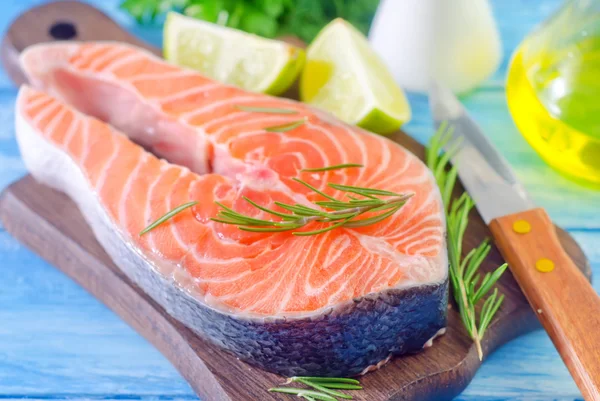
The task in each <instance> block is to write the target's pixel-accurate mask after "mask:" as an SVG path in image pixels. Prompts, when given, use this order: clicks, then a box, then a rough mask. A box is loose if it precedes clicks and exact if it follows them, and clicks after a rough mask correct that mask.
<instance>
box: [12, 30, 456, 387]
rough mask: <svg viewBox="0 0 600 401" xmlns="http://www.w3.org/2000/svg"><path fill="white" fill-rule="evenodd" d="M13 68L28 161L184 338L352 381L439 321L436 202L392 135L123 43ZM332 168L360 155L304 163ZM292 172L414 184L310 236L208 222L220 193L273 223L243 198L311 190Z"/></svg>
mask: <svg viewBox="0 0 600 401" xmlns="http://www.w3.org/2000/svg"><path fill="white" fill-rule="evenodd" d="M21 65H22V68H23V70H24V71H25V73H26V75H27V77H28V79H29V82H30V83H31V85H32V87H29V86H23V87H22V88H21V90H20V93H19V97H18V100H17V106H16V131H17V139H18V142H19V147H20V149H21V153H22V155H23V159H24V161H25V164H26V166H27V168H28V170H29V171H30V172H31V174H32V175H33V176H34V177H35V178H36V179H37V180H38V181H40V182H41V183H44V184H46V185H49V186H51V187H53V188H56V189H57V190H59V191H62V192H64V193H66V194H67V195H68V196H69V197H71V198H72V199H73V200H74V201H75V203H76V204H77V206H78V207H79V209H80V210H81V212H82V213H83V215H84V216H85V218H86V220H87V222H88V223H89V225H90V227H91V228H92V229H93V231H94V234H95V236H96V238H97V239H98V241H99V242H100V243H101V244H102V246H103V247H104V249H105V250H106V251H107V253H108V254H109V255H110V257H111V258H112V260H113V261H114V263H115V264H116V265H117V266H119V267H120V268H121V269H122V270H123V272H124V273H125V274H126V275H127V276H128V277H129V278H130V279H131V280H133V281H134V282H135V283H136V284H137V285H139V286H140V287H141V288H142V289H143V290H144V291H145V292H146V293H147V294H148V295H149V296H150V297H152V298H153V299H154V300H155V301H156V302H158V303H159V304H160V305H161V306H162V307H164V308H165V310H166V311H167V312H168V313H169V314H171V315H172V316H173V317H175V318H176V319H178V320H179V321H181V322H182V323H183V324H185V325H186V326H187V327H189V328H190V329H192V330H193V331H194V332H196V333H197V334H199V335H201V336H202V337H204V338H206V339H208V340H210V341H212V342H213V343H215V344H217V345H219V346H220V347H222V348H224V349H225V350H228V351H230V352H232V353H234V354H235V355H236V356H237V357H239V358H240V359H243V360H244V361H247V362H249V363H252V364H254V365H257V366H260V367H262V368H264V369H266V370H269V371H272V372H275V373H279V374H282V375H285V376H294V375H309V376H353V375H357V374H361V373H364V372H366V371H368V370H369V369H372V368H373V367H377V366H379V365H380V364H381V363H382V362H383V361H387V360H389V358H390V356H394V355H401V354H405V353H409V352H416V351H419V350H421V349H422V348H423V347H424V345H426V344H428V341H429V340H430V339H432V338H433V337H435V336H436V334H437V333H439V332H440V330H443V329H444V327H445V325H446V309H447V299H448V262H447V254H446V244H445V219H444V212H443V206H442V202H441V197H440V193H439V190H438V188H437V186H436V183H435V180H434V178H433V176H432V174H431V173H430V172H429V170H428V169H427V168H426V166H425V165H424V164H423V163H422V162H421V161H420V160H419V159H418V158H417V157H415V156H414V155H412V154H411V153H410V152H408V151H407V150H406V149H404V148H403V147H401V146H399V145H398V144H396V143H394V142H392V141H390V140H388V139H386V138H384V137H381V136H377V135H373V134H371V133H368V132H366V131H363V130H361V129H359V128H356V127H352V126H348V125H346V124H344V123H342V122H340V121H338V120H336V119H335V118H333V117H332V116H330V115H329V114H326V113H324V112H322V111H319V110H316V109H313V108H311V107H309V106H307V105H305V104H302V103H299V102H295V101H291V100H287V99H280V98H275V97H270V96H266V95H262V94H257V93H250V92H246V91H244V90H242V89H239V88H235V87H232V86H228V85H224V84H221V83H218V82H215V81H212V80H210V79H208V78H206V77H203V76H202V75H200V74H198V73H197V72H193V71H189V70H185V69H182V68H180V67H178V66H175V65H172V64H169V63H167V62H165V61H164V60H162V59H160V58H158V57H156V56H154V55H152V54H150V53H148V52H146V51H144V50H141V49H138V48H135V47H132V46H129V45H125V44H121V43H111V42H98V43H95V42H93V43H76V42H68V43H56V44H42V45H36V46H33V47H30V48H28V49H27V50H26V51H25V52H24V53H23V54H22V56H21ZM340 101H343V99H341V100H340ZM249 107H252V108H259V109H258V110H259V111H256V109H255V110H254V111H252V110H249V109H248V108H249ZM260 108H271V109H273V108H275V109H279V110H280V109H284V110H286V111H289V112H290V113H287V114H281V113H279V114H276V113H269V112H264V111H260V110H261V109H260ZM292 112H293V114H292ZM299 120H302V121H303V123H302V124H301V125H299V126H297V127H296V128H294V129H290V130H282V132H273V130H269V129H266V128H269V127H274V126H282V125H284V126H285V125H286V124H287V125H289V124H291V123H294V122H296V121H299ZM342 163H358V164H362V165H363V166H364V167H363V168H352V169H350V168H348V169H340V170H331V171H326V172H304V171H301V170H302V169H307V168H321V167H325V166H331V165H338V164H342ZM294 178H301V179H302V180H304V181H306V182H308V183H309V184H311V185H312V186H314V187H316V188H318V189H319V190H321V191H323V192H324V193H326V194H327V195H329V196H332V197H335V198H336V199H342V198H343V196H344V195H345V194H344V193H343V192H340V191H338V190H335V189H333V188H331V187H329V186H327V183H337V184H344V185H353V186H360V187H369V188H378V189H383V190H387V191H393V192H396V193H403V194H412V195H413V196H412V197H411V198H410V199H409V200H408V202H407V203H406V204H405V205H404V206H403V207H402V208H401V209H400V210H399V211H398V212H396V213H395V214H393V215H392V216H391V217H389V218H387V219H385V220H383V221H381V222H378V223H375V224H371V225H368V226H365V227H360V228H337V229H334V230H331V231H328V232H326V233H323V234H319V235H312V236H295V235H292V234H291V233H290V232H275V233H273V232H246V231H242V230H240V229H239V228H238V227H236V226H234V225H228V224H222V223H218V222H215V221H212V220H211V218H213V217H215V216H216V215H217V213H218V211H219V209H220V208H219V206H218V205H217V204H216V203H215V202H216V201H218V202H220V203H222V204H224V205H226V206H227V207H230V208H232V209H233V210H235V211H237V212H239V213H243V214H246V215H251V216H253V217H255V218H260V219H266V220H271V219H273V216H272V215H269V214H267V213H266V212H263V211H261V210H259V209H257V208H255V207H253V206H252V205H250V204H249V203H248V202H247V201H245V200H244V197H248V198H249V199H251V200H253V201H254V202H256V203H257V204H260V205H262V206H265V207H268V208H272V209H277V208H278V206H276V205H275V202H284V203H291V204H296V203H297V204H301V205H310V206H312V207H314V202H315V201H319V200H324V198H323V197H322V195H319V194H318V193H316V192H315V191H312V190H311V189H309V188H307V187H306V186H303V185H301V184H299V183H298V182H297V181H295V180H294ZM190 201H197V202H198V203H197V204H196V205H195V206H193V207H190V208H188V209H186V210H184V211H182V212H181V213H179V214H177V215H176V216H175V217H173V218H171V219H170V220H168V221H167V222H165V223H164V224H162V225H159V226H158V227H156V228H155V229H153V230H152V231H150V232H148V233H147V234H145V235H140V232H141V231H142V230H143V229H144V228H145V227H146V226H148V225H149V224H150V223H151V222H153V221H155V220H156V219H158V218H160V217H161V216H163V215H164V214H165V213H167V212H169V211H170V210H172V209H174V208H175V207H177V206H179V205H181V204H184V203H187V202H190ZM277 210H279V211H280V212H283V211H284V210H283V209H277ZM322 224H323V223H317V222H313V223H310V224H309V225H308V226H307V227H305V229H306V230H312V229H317V228H319V227H320V225H322Z"/></svg>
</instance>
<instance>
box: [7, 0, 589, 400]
mask: <svg viewBox="0 0 600 401" xmlns="http://www.w3.org/2000/svg"><path fill="white" fill-rule="evenodd" d="M53 35H54V37H53ZM57 38H58V39H61V40H68V39H76V40H120V41H125V42H130V43H134V44H136V45H142V46H144V47H146V48H148V49H150V50H152V51H153V52H155V53H157V54H159V53H160V51H159V49H156V48H153V47H151V46H149V45H147V44H144V43H142V42H140V41H139V40H137V39H136V38H134V37H132V36H131V35H129V34H128V33H127V32H125V31H123V30H122V29H121V27H119V26H118V25H117V24H116V23H114V22H113V21H112V20H110V19H109V18H108V17H107V16H106V15H104V14H102V13H101V12H100V11H98V10H96V9H94V8H92V7H90V6H88V5H85V4H83V3H78V2H71V1H68V2H58V3H51V4H46V5H44V6H40V7H37V8H34V9H32V10H30V11H28V12H26V13H25V14H23V15H21V16H20V17H19V18H18V19H17V20H16V21H14V23H13V24H12V26H11V27H10V28H9V30H8V31H7V33H6V36H5V38H4V41H3V45H2V59H3V62H4V66H5V68H6V70H7V71H8V72H9V74H10V76H11V77H12V78H13V80H14V81H15V82H16V83H18V84H20V83H22V82H24V77H23V75H22V73H21V71H20V70H19V68H18V65H17V63H16V60H17V57H18V54H19V53H20V52H21V51H22V50H23V49H24V48H25V47H26V46H28V45H30V44H34V43H39V42H46V41H53V40H56V39H57ZM392 139H393V140H394V141H396V142H398V143H400V144H402V145H403V146H405V147H406V148H408V149H409V150H411V151H412V152H414V153H415V154H416V155H418V156H419V157H421V158H422V157H423V155H424V149H423V146H422V145H420V144H419V143H417V142H416V141H415V140H413V139H412V138H410V137H409V136H407V135H406V134H404V133H402V132H398V133H397V134H395V135H393V136H392ZM0 219H1V220H2V222H3V224H4V226H5V228H6V230H8V231H9V232H10V233H11V234H12V235H13V236H15V237H16V238H17V239H18V240H19V241H21V242H22V243H23V244H25V245H26V246H28V247H29V248H30V249H31V250H33V251H34V252H36V253H38V254H39V255H40V256H42V257H43V258H44V259H46V260H47V261H48V262H50V263H52V264H53V265H55V266H56V267H57V268H58V269H60V270H61V271H63V272H64V273H65V274H67V275H68V276H69V277H71V278H72V279H73V280H75V281H76V282H77V283H79V284H80V285H81V286H83V287H84V288H85V289H87V290H88V291H89V292H90V293H91V294H92V295H94V296H95V297H96V298H98V299H99V300H101V301H102V302H103V303H104V304H106V305H107V306H108V307H109V308H111V309H112V310H113V311H114V312H115V313H117V314H118V315H119V316H121V318H123V319H124V320H125V321H126V322H127V323H129V325H131V326H132V327H133V328H134V329H135V330H137V331H138V332H139V333H140V334H141V335H143V336H144V337H145V338H146V339H148V340H149V341H150V342H151V343H152V344H154V346H156V347H157V348H158V349H159V350H160V351H161V352H162V353H163V354H164V355H165V356H166V357H167V358H168V359H169V360H170V361H171V363H173V365H174V366H175V367H176V368H177V369H178V370H179V372H180V373H181V374H182V375H183V377H185V378H186V380H187V381H188V382H189V383H190V384H191V386H192V387H193V388H194V390H195V391H196V392H197V393H198V395H199V396H200V397H201V399H203V400H204V401H212V400H235V401H238V400H267V401H268V400H291V399H293V398H291V396H287V395H282V394H275V393H268V392H266V389H267V388H269V387H272V386H275V385H278V384H280V383H281V382H282V381H283V379H282V378H281V377H279V376H277V375H274V374H271V373H267V372H265V371H262V370H260V369H257V368H254V367H252V366H250V365H247V364H246V363H244V362H241V361H239V360H238V359H236V358H235V357H234V356H232V355H230V354H228V353H226V352H224V351H222V350H220V349H219V348H217V347H216V346H214V345H212V344H210V343H208V342H206V341H204V340H202V339H201V338H199V337H197V336H196V335H195V334H193V333H192V332H191V331H190V330H188V329H187V328H185V327H184V326H183V325H182V324H180V323H179V322H177V321H175V320H174V319H173V318H171V317H170V316H169V315H168V314H167V313H166V312H165V311H164V310H163V309H162V308H161V307H160V306H159V305H157V304H156V303H155V302H154V301H152V300H151V299H150V298H149V297H148V296H147V295H146V294H145V293H144V292H143V291H142V290H140V289H139V288H138V287H137V286H136V285H135V284H133V283H132V282H131V281H129V280H128V279H127V278H126V277H125V275H124V274H123V273H122V272H121V271H120V270H119V268H118V267H117V266H115V265H114V264H113V263H112V262H111V260H110V258H109V257H108V256H107V254H106V253H105V252H104V251H103V249H102V247H101V246H100V245H99V244H98V242H96V240H95V238H94V236H93V234H92V231H91V230H90V228H89V227H88V226H87V224H86V223H85V221H84V219H83V217H82V216H81V214H80V213H79V211H78V210H77V208H76V206H75V205H74V204H73V202H72V201H71V200H70V199H68V198H67V197H66V196H65V195H63V194H61V193H59V192H56V191H54V190H52V189H50V188H48V187H45V186H44V185H41V184H38V183H37V182H36V181H35V180H34V179H33V178H32V177H30V176H27V177H25V178H23V179H21V180H19V181H18V182H16V183H14V184H13V185H11V186H10V187H8V188H7V189H6V190H5V191H4V192H3V193H2V195H1V196H0ZM557 232H558V235H559V238H560V240H561V242H562V244H563V246H564V247H565V249H566V250H567V252H568V253H569V255H570V256H571V257H572V258H573V260H574V261H575V263H576V264H577V266H578V267H579V268H580V269H581V270H582V271H583V272H584V273H585V274H586V275H587V276H588V277H590V276H591V270H590V266H589V263H588V261H587V260H586V258H585V256H584V254H583V252H582V251H581V249H580V248H579V246H578V245H577V244H576V243H575V241H574V240H573V238H571V237H570V236H569V235H568V234H567V233H565V232H564V231H563V230H561V229H559V228H557ZM489 236H490V233H489V231H488V229H487V227H486V226H485V224H484V223H483V221H482V220H481V218H480V217H479V215H477V214H476V212H473V214H472V215H471V219H470V224H469V228H468V230H467V233H466V237H465V243H466V244H465V251H469V250H470V249H471V248H472V247H474V246H476V245H478V244H479V243H480V242H481V241H482V240H483V239H484V238H486V237H489ZM501 263H503V260H502V257H501V256H500V254H499V253H498V250H497V249H496V248H495V247H494V248H493V249H492V251H491V253H490V256H489V257H488V259H487V260H486V261H485V263H484V266H483V270H486V271H489V270H492V269H493V268H495V267H496V266H498V265H500V264H501ZM499 287H500V291H501V292H502V293H503V294H505V295H506V300H505V301H504V304H503V306H502V309H501V310H500V311H499V312H498V315H497V318H496V319H495V320H494V321H493V322H492V324H491V326H490V328H489V329H488V332H487V334H486V337H485V339H484V341H483V349H484V352H485V354H486V355H488V354H489V353H490V352H492V351H493V350H494V349H496V348H497V347H498V346H500V345H502V344H504V343H506V342H507V341H509V340H511V339H513V338H515V337H517V336H519V335H521V334H523V333H526V332H528V331H531V330H533V329H536V328H538V327H539V323H538V320H537V319H536V317H535V314H534V313H533V311H532V310H531V309H530V307H529V305H528V304H527V302H526V300H525V298H524V296H523V294H522V293H521V291H520V290H519V287H518V286H517V284H516V282H515V280H514V279H513V277H512V275H511V274H510V272H507V273H506V274H505V275H504V276H503V277H502V279H501V280H500V282H499ZM479 366H480V362H479V360H478V358H477V353H476V351H475V347H474V346H473V344H472V342H471V341H470V339H469V338H468V337H467V335H466V332H465V330H464V329H463V326H462V323H461V322H460V318H459V315H458V314H457V312H456V310H455V308H454V307H453V306H452V305H451V306H450V308H449V310H448V331H447V333H446V334H445V335H444V336H443V337H441V338H439V339H438V340H436V341H435V343H434V346H433V347H431V348H429V349H427V350H425V351H424V352H421V353H419V354H417V355H410V356H405V357H401V358H395V359H393V360H392V361H391V362H389V363H388V364H387V365H385V366H384V367H383V368H382V369H380V370H378V371H376V372H374V373H369V374H368V375H366V376H364V377H363V378H362V379H361V381H362V383H363V385H364V387H365V390H364V391H359V392H354V393H353V396H354V399H356V400H369V401H391V400H450V399H452V398H454V397H455V396H456V395H457V394H459V393H460V392H461V391H462V390H463V389H464V388H465V387H466V385H467V384H468V383H469V381H470V380H471V379H472V377H473V375H474V374H475V372H476V370H477V368H478V367H479Z"/></svg>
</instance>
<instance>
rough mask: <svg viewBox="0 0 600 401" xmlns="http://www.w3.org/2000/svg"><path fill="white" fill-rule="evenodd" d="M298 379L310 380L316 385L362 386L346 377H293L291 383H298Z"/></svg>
mask: <svg viewBox="0 0 600 401" xmlns="http://www.w3.org/2000/svg"><path fill="white" fill-rule="evenodd" d="M296 379H305V380H310V381H312V382H315V383H320V382H325V383H350V384H360V382H359V381H358V380H356V379H350V378H346V377H317V376H294V377H291V378H290V380H291V381H296Z"/></svg>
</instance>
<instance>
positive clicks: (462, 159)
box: [429, 82, 534, 224]
mask: <svg viewBox="0 0 600 401" xmlns="http://www.w3.org/2000/svg"><path fill="white" fill-rule="evenodd" d="M429 104H430V108H431V112H432V115H433V120H434V125H435V126H436V128H439V126H440V125H441V124H442V123H444V122H446V123H447V124H448V126H449V128H451V130H450V132H451V135H452V138H451V139H450V140H449V141H448V143H447V144H446V148H445V149H444V150H445V151H447V152H448V151H451V154H452V155H453V156H452V157H451V159H452V162H453V164H454V165H456V166H457V168H458V174H459V176H460V179H461V182H462V184H463V186H464V187H465V189H466V190H467V192H469V194H470V195H471V197H472V198H473V200H474V201H475V204H476V206H477V210H479V213H480V214H481V217H483V220H484V221H485V222H486V223H487V224H489V222H490V221H491V220H492V219H494V218H495V217H500V216H505V215H508V214H512V213H517V212H520V211H524V210H528V209H532V208H533V207H534V204H533V202H532V201H531V199H530V198H529V195H528V194H527V191H526V190H525V188H524V187H523V186H522V185H521V184H520V183H519V181H518V179H517V176H516V175H515V173H514V172H513V170H512V168H511V167H510V165H509V164H508V162H507V161H506V160H505V159H504V157H503V156H502V155H501V154H500V153H499V152H498V151H497V150H496V149H495V148H494V145H493V144H492V143H491V142H490V141H489V140H488V138H487V137H486V136H485V135H484V134H483V132H482V130H481V128H479V126H478V125H477V123H476V122H475V121H474V120H473V119H472V118H471V117H470V116H469V115H468V114H467V112H466V110H465V108H464V107H463V106H462V104H461V103H460V102H459V101H458V99H457V98H456V97H455V96H454V94H453V93H452V92H451V91H450V90H449V89H448V88H445V87H443V86H442V85H440V84H439V83H437V82H434V83H433V84H432V85H431V88H430V92H429Z"/></svg>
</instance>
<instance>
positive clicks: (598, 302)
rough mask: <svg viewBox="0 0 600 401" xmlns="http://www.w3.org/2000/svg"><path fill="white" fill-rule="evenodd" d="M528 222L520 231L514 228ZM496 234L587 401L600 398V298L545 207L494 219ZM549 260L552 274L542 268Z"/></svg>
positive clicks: (500, 247) (501, 249)
mask: <svg viewBox="0 0 600 401" xmlns="http://www.w3.org/2000/svg"><path fill="white" fill-rule="evenodd" d="M525 222H526V223H527V224H528V225H529V226H530V230H527V229H525V230H523V231H526V232H518V230H515V229H514V227H515V226H514V224H518V223H522V224H523V223H525ZM490 230H491V232H492V234H493V235H494V239H495V241H496V243H497V245H498V248H499V249H500V251H501V252H502V255H504V256H505V258H506V261H507V262H508V263H509V265H510V270H511V272H512V274H513V276H514V277H515V278H516V280H517V282H518V283H519V285H520V286H521V289H522V290H523V292H524V294H525V296H526V297H527V299H528V301H529V303H530V304H531V306H532V308H533V310H534V311H536V313H537V316H538V318H539V319H540V321H541V322H542V325H543V326H544V328H545V329H546V331H547V332H548V334H549V335H550V338H551V339H552V342H553V343H554V345H555V346H556V348H557V350H558V352H559V353H560V355H561V357H562V359H563V361H564V362H565V364H566V365H567V367H568V368H569V371H570V372H571V375H572V376H573V378H574V379H575V382H576V383H577V385H578V387H579V389H580V390H581V392H582V393H583V396H584V397H585V399H586V400H593V401H599V400H600V347H599V346H598V344H600V297H598V295H597V294H596V291H594V289H593V288H592V286H591V284H590V283H589V281H588V280H587V279H586V278H585V276H584V275H583V274H581V272H580V270H579V269H578V268H577V266H575V264H574V263H573V261H571V259H570V258H569V255H567V253H566V252H565V251H564V249H563V248H562V246H561V244H560V242H559V240H558V237H557V236H556V232H555V230H554V226H553V225H552V221H551V220H550V217H548V214H547V213H546V211H545V210H544V209H542V208H537V209H532V210H528V211H525V212H520V213H515V214H511V215H508V216H503V217H500V218H497V219H494V220H492V222H491V224H490ZM541 262H547V264H549V265H550V268H552V266H553V270H552V271H540V270H539V269H538V268H537V266H540V263H541Z"/></svg>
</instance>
